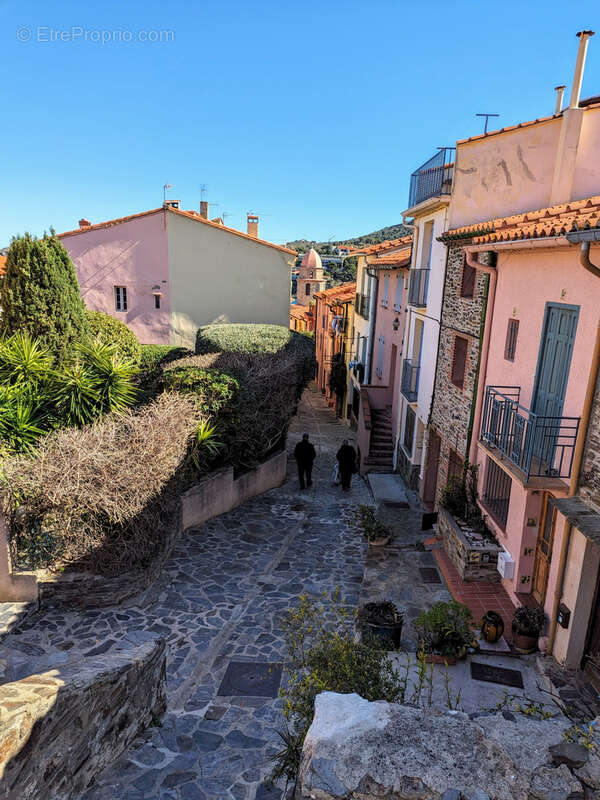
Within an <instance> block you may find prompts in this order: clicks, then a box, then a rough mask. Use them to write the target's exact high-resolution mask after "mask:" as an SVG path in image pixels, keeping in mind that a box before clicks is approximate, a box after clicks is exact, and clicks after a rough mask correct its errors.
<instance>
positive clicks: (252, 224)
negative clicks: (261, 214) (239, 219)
mask: <svg viewBox="0 0 600 800" xmlns="http://www.w3.org/2000/svg"><path fill="white" fill-rule="evenodd" d="M248 236H253V237H254V238H255V239H258V216H257V215H256V214H248Z"/></svg>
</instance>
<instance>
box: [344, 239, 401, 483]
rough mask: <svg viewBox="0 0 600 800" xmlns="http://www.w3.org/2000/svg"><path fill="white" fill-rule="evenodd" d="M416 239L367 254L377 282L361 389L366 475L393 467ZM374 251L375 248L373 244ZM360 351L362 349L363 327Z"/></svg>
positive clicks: (362, 451)
mask: <svg viewBox="0 0 600 800" xmlns="http://www.w3.org/2000/svg"><path fill="white" fill-rule="evenodd" d="M411 246H412V245H411V238H410V237H405V238H404V239H403V240H401V241H400V242H399V241H398V240H395V241H394V242H390V243H389V245H388V247H385V243H383V245H377V246H375V252H373V253H370V254H369V253H367V254H366V256H365V261H366V263H365V265H364V269H365V270H367V271H368V273H369V274H370V276H371V278H372V280H373V286H374V293H375V297H374V303H373V307H372V314H371V320H370V321H371V322H372V325H371V330H370V332H369V336H368V342H369V345H370V348H371V353H370V358H369V363H370V364H371V370H370V371H371V380H370V383H365V384H363V385H362V386H361V388H360V413H359V415H358V448H359V453H360V470H361V473H365V472H368V471H369V470H385V471H389V472H391V471H393V466H394V431H396V430H398V428H399V415H400V411H401V401H400V396H401V383H402V382H401V366H402V346H403V339H404V324H405V319H406V314H405V304H406V303H405V301H406V297H405V294H406V287H405V279H406V275H407V270H408V268H409V267H410V258H411ZM369 249H370V248H369ZM355 337H356V341H355V343H354V349H355V352H356V353H360V352H361V343H360V331H359V330H356V331H355Z"/></svg>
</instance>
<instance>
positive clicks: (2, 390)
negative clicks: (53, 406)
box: [0, 385, 48, 453]
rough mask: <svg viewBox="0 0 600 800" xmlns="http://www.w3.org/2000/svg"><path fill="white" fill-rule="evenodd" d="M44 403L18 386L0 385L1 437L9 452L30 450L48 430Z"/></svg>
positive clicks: (28, 451) (29, 451) (27, 451)
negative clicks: (37, 400)
mask: <svg viewBox="0 0 600 800" xmlns="http://www.w3.org/2000/svg"><path fill="white" fill-rule="evenodd" d="M46 422H47V420H46V415H45V412H44V408H43V405H42V404H41V403H38V402H36V400H35V397H34V396H33V395H32V393H31V392H29V391H26V390H23V389H22V388H21V387H14V386H6V385H5V386H2V387H0V439H2V442H3V445H4V447H5V448H6V450H7V451H8V452H9V453H31V452H32V451H33V450H34V449H35V445H36V443H37V440H38V439H39V438H40V436H43V435H44V434H45V433H47V432H48V429H47V426H46Z"/></svg>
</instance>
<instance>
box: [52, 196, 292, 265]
mask: <svg viewBox="0 0 600 800" xmlns="http://www.w3.org/2000/svg"><path fill="white" fill-rule="evenodd" d="M161 211H169V212H171V213H172V214H179V216H182V217H187V218H188V219H193V220H195V221H196V222H201V223H202V224H203V225H210V227H211V228H216V229H217V230H220V231H226V232H227V233H234V234H235V235H236V236H242V237H243V238H244V239H250V240H251V241H253V242H258V244H264V245H266V246H267V247H273V248H274V249H275V250H281V252H282V253H289V254H290V255H293V256H296V255H298V253H297V252H296V251H295V250H291V249H290V248H289V247H283V246H282V245H279V244H274V243H273V242H268V241H267V240H266V239H258V238H257V237H256V236H250V235H249V234H247V233H244V232H243V231H238V230H237V229H236V228H229V227H227V225H222V224H221V223H220V222H217V221H213V220H209V219H205V218H204V217H202V216H200V214H199V212H197V211H182V210H181V209H180V208H173V207H172V206H166V208H162V207H161V208H153V209H151V210H150V211H141V212H140V213H139V214H130V215H129V216H127V217H117V219H111V220H108V221H107V222H98V223H97V224H96V225H89V226H86V227H85V228H76V229H75V230H72V231H65V232H64V233H59V234H58V238H59V239H63V238H64V237H65V236H76V235H77V234H78V233H87V232H88V231H96V230H100V229H101V228H111V227H112V226H113V225H121V224H122V223H124V222H130V221H131V220H132V219H139V218H140V217H149V216H151V215H152V214H158V213H160V212H161Z"/></svg>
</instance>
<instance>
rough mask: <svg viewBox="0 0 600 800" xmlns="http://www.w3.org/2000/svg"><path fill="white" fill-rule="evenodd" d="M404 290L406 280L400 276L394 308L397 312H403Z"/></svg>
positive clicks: (398, 277) (397, 281)
mask: <svg viewBox="0 0 600 800" xmlns="http://www.w3.org/2000/svg"><path fill="white" fill-rule="evenodd" d="M403 288H404V278H403V277H402V275H398V276H397V278H396V297H395V298H394V308H395V310H396V311H402V289H403Z"/></svg>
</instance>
